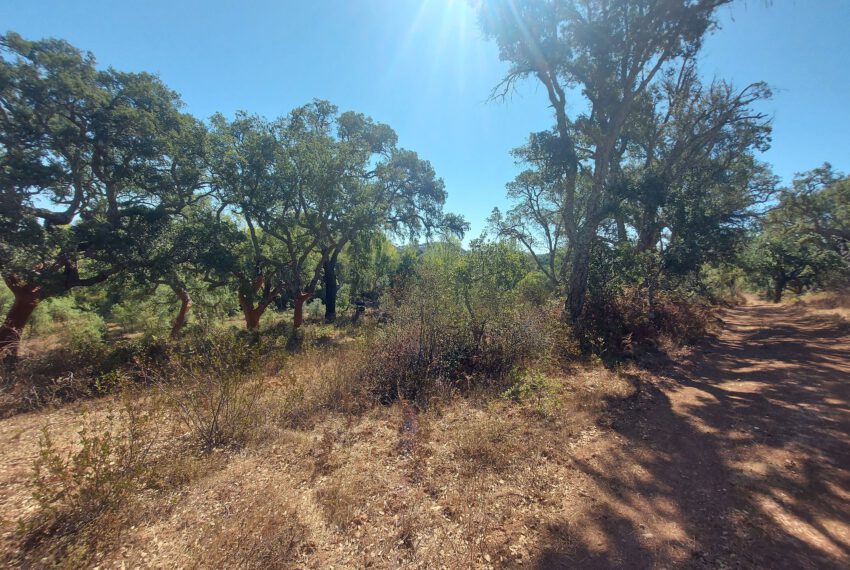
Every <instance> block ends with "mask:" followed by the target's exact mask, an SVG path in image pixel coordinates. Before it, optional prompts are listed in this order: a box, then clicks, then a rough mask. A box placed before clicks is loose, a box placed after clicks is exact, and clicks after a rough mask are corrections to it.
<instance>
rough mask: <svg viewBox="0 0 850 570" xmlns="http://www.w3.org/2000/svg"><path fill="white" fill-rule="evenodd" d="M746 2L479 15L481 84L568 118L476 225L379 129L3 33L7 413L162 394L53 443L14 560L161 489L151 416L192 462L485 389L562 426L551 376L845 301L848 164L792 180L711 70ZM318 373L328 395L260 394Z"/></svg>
mask: <svg viewBox="0 0 850 570" xmlns="http://www.w3.org/2000/svg"><path fill="white" fill-rule="evenodd" d="M729 3H730V2H729V1H726V0H641V1H638V2H625V1H623V2H619V1H618V2H605V1H595V0H594V1H590V2H583V3H574V2H543V1H537V0H527V1H511V0H493V1H487V2H482V3H481V5H480V25H481V28H482V30H483V31H484V33H485V34H486V35H487V37H489V38H490V39H491V40H492V41H494V42H496V43H497V44H498V47H499V53H500V57H501V59H502V60H503V61H504V62H506V64H507V65H508V72H507V74H506V76H505V78H504V80H503V82H502V83H500V84H499V85H497V86H495V88H494V90H493V93H492V96H493V97H494V98H504V97H507V96H509V95H510V93H511V91H512V89H513V88H514V86H515V85H516V84H517V83H518V82H534V83H536V84H539V86H541V87H542V89H544V91H545V93H546V94H547V97H548V103H549V105H550V106H551V110H552V119H553V125H552V127H551V129H548V130H546V131H542V132H534V133H530V134H529V136H528V139H527V140H526V141H524V142H522V141H518V143H522V144H520V145H519V146H518V147H517V148H516V149H515V150H514V151H513V155H514V157H515V160H516V163H517V165H518V166H519V170H520V172H519V174H518V175H517V176H516V178H515V179H514V180H512V181H510V182H508V183H507V195H508V197H509V199H510V201H511V206H510V207H509V208H507V209H505V210H504V211H500V210H499V209H495V210H494V211H493V213H492V215H491V217H490V219H489V223H488V229H487V231H486V232H484V233H483V234H482V235H481V236H472V238H471V239H470V236H465V234H466V233H467V232H468V224H467V223H466V222H465V220H464V218H463V216H462V213H452V212H447V211H445V208H444V206H445V202H446V196H447V191H449V190H451V191H455V192H460V191H462V189H447V188H446V187H445V184H444V183H443V181H442V180H441V179H440V177H439V173H438V172H435V170H434V168H433V167H432V166H431V164H430V163H429V162H428V161H427V160H426V158H422V157H420V156H419V155H418V154H417V153H416V152H415V151H414V150H409V149H406V148H404V147H402V146H400V144H399V141H398V137H397V135H396V133H395V132H394V131H393V129H392V127H391V126H389V125H386V124H383V123H381V122H379V121H377V120H375V119H373V118H371V117H368V116H365V115H364V114H361V113H358V112H356V111H340V109H338V108H337V107H336V106H335V105H334V104H333V103H331V102H328V101H322V100H315V101H312V102H308V103H306V104H305V105H304V106H302V107H299V108H296V109H294V110H292V111H290V112H289V113H287V114H285V115H282V116H280V117H277V118H267V117H261V116H258V115H255V114H252V113H251V112H250V110H248V111H244V112H240V113H237V114H236V115H235V116H233V117H226V116H224V115H221V114H217V115H214V116H213V117H210V118H208V119H200V118H197V117H194V116H192V115H191V114H190V113H188V112H186V110H185V109H184V105H183V103H182V102H181V100H180V97H179V95H178V94H177V93H175V92H174V91H172V90H171V89H170V88H169V87H168V86H167V85H165V84H164V83H163V82H162V81H161V80H160V79H159V78H158V77H156V76H155V75H152V74H148V73H129V72H123V71H120V70H117V69H112V68H108V69H104V68H101V67H99V66H98V65H97V62H96V60H95V57H94V55H92V54H90V53H86V52H84V51H81V50H79V49H77V48H76V47H74V46H72V45H70V44H68V43H67V42H65V41H63V40H61V39H43V40H35V39H26V38H23V37H21V36H19V35H18V34H16V33H14V32H8V33H6V34H5V35H3V36H2V37H0V51H1V52H2V57H0V273H2V276H3V279H4V282H5V284H6V287H5V288H3V289H2V291H0V312H2V313H3V314H4V315H6V316H5V321H4V322H3V325H2V327H0V355H2V357H3V360H4V365H3V366H4V368H3V372H2V374H3V395H2V396H3V398H2V413H3V414H4V415H6V416H10V415H13V414H16V413H20V412H25V411H32V410H35V409H39V408H42V407H44V406H50V405H53V404H61V403H65V402H71V401H76V400H85V399H89V398H93V397H101V396H107V395H115V394H124V393H126V392H127V391H136V390H142V391H145V390H148V391H151V393H155V394H158V395H159V396H161V397H162V398H163V399H162V401H161V402H160V403H159V404H157V406H160V407H156V410H157V411H156V412H151V411H148V412H144V413H142V412H139V411H138V410H137V409H136V408H134V407H132V406H130V407H127V408H126V409H125V411H124V412H122V413H125V414H127V418H126V419H127V420H128V422H129V427H128V428H127V429H128V430H129V431H122V430H118V431H116V432H114V433H113V432H111V431H106V432H104V434H98V433H96V432H87V433H83V434H82V437H83V439H82V442H83V448H82V451H79V452H78V454H77V455H75V456H74V457H72V458H70V459H63V456H62V455H61V454H60V453H58V452H57V451H56V450H55V449H54V448H53V447H52V444H51V440H50V437H49V434H48V432H45V435H44V439H43V441H42V444H41V448H40V450H41V451H40V456H39V460H38V462H37V464H36V477H35V485H36V498H37V502H38V503H39V505H40V506H41V508H40V510H39V511H38V514H37V515H36V516H35V518H33V519H31V520H29V522H28V523H26V524H25V525H24V526H23V527H22V528H23V529H24V530H23V531H22V532H24V536H25V537H26V538H25V541H24V542H25V546H24V547H22V550H21V551H20V553H19V554H18V555H19V556H24V558H25V559H29V558H26V557H28V556H30V555H31V553H32V552H36V553H39V556H41V555H44V553H45V552H47V550H44V548H47V547H45V546H44V545H45V544H49V542H46V538H47V537H51V536H54V537H55V536H59V537H62V539H61V540H60V541H59V542H60V543H61V544H62V546H61V548H59V547H57V548H58V550H56V551H55V552H54V554H56V555H57V556H65V555H67V553H68V550H67V549H68V548H70V547H69V546H68V544H73V542H71V543H69V542H67V541H68V540H73V539H72V538H71V539H69V537H74V536H77V535H75V534H74V533H79V532H81V529H84V530H85V529H89V530H90V529H92V528H98V527H96V526H94V527H93V526H92V525H95V524H96V523H97V521H101V522H102V521H103V520H104V519H103V517H104V516H105V515H104V513H109V512H113V511H114V508H116V506H117V505H119V503H122V501H126V500H128V497H129V496H130V495H131V493H129V490H130V489H135V488H137V486H144V485H146V484H147V483H148V482H149V481H150V480H151V479H150V473H149V472H148V469H149V468H150V467H151V465H154V463H155V462H152V461H151V460H150V457H151V456H150V454H149V452H150V449H149V448H150V447H151V446H152V444H150V442H146V441H145V438H144V430H146V429H147V427H146V426H147V425H148V424H147V423H145V422H147V421H149V420H150V417H148V416H147V415H145V414H155V413H160V412H161V413H163V414H165V416H166V417H168V418H170V419H169V421H174V422H176V423H177V424H179V425H181V426H183V428H184V429H185V430H188V431H189V432H190V433H192V434H193V437H192V438H191V439H192V442H191V449H192V453H193V454H195V455H197V457H205V456H207V455H208V454H209V453H210V452H211V451H212V450H218V449H240V448H242V447H244V446H245V445H247V444H248V442H250V441H253V438H255V437H256V434H257V430H258V428H257V426H258V425H260V423H261V422H260V420H259V417H260V416H262V417H272V416H274V417H278V416H286V418H288V419H286V420H285V421H282V424H284V425H287V426H290V427H291V426H295V425H303V424H304V423H305V422H307V420H306V419H305V418H308V417H312V416H313V415H314V414H317V413H319V412H322V413H324V412H328V413H330V412H334V413H341V414H349V415H350V414H358V413H362V410H363V409H370V406H387V405H390V404H393V403H395V402H400V405H402V406H403V407H404V409H405V410H408V409H409V410H427V409H428V407H429V405H430V404H431V402H433V401H444V400H445V399H446V398H451V397H458V396H460V397H468V396H470V395H472V394H477V395H480V394H481V393H482V392H483V393H490V394H491V395H492V396H493V397H496V398H499V399H500V401H501V400H506V401H511V402H516V403H520V404H522V405H524V406H525V405H527V406H530V407H531V408H533V411H534V413H535V414H537V415H538V416H541V417H544V418H546V417H551V416H552V414H555V413H556V412H555V411H554V410H556V409H557V407H558V406H559V405H560V404H559V403H558V402H559V398H561V397H562V394H563V392H562V390H563V387H562V386H561V384H560V383H559V382H561V380H558V381H555V380H553V378H562V376H563V375H564V374H568V371H570V370H574V369H575V367H576V366H586V365H588V364H591V365H599V363H600V362H601V363H604V364H606V365H607V366H608V367H609V368H610V369H612V370H616V369H617V368H618V367H620V366H623V363H625V362H627V361H630V360H635V359H637V360H640V358H641V356H642V355H644V354H647V353H656V352H659V351H662V352H663V351H673V350H675V349H677V348H680V347H682V346H685V345H691V344H694V343H696V342H698V341H699V340H701V339H703V338H704V337H705V336H706V335H707V334H708V333H709V331H710V330H712V328H713V327H714V324H713V315H714V308H715V307H717V306H718V305H733V304H735V303H738V302H740V301H741V300H742V299H743V295H744V294H758V295H761V296H762V297H764V298H766V299H768V300H770V301H773V302H777V303H778V302H780V301H782V300H783V299H785V298H787V296H788V295H789V294H793V295H795V296H800V295H804V294H806V293H817V292H824V291H827V292H830V291H831V292H839V294H840V293H841V292H842V291H846V289H847V287H848V279H850V177H848V176H846V175H845V174H843V173H841V172H839V171H837V170H835V169H833V168H832V167H831V166H830V165H829V164H824V165H821V166H818V165H800V167H801V171H802V172H801V173H800V174H799V175H798V176H797V177H796V178H795V179H794V181H793V183H792V185H791V186H790V187H782V185H781V184H780V182H779V180H778V178H777V177H776V176H775V175H774V174H773V173H772V172H771V169H770V166H769V165H767V164H765V163H763V162H761V161H759V159H758V157H759V154H760V153H761V152H763V151H764V150H766V149H767V148H768V147H769V144H770V135H771V123H770V118H769V117H768V116H767V115H766V114H765V113H763V112H760V111H757V110H756V108H763V107H762V106H761V103H762V102H764V101H767V100H769V99H770V96H771V92H770V88H769V86H767V85H765V84H760V83H757V84H752V85H743V86H736V85H732V84H731V83H729V82H727V81H724V80H723V79H712V80H706V79H705V78H703V77H701V76H700V74H699V73H698V71H697V61H698V57H699V51H700V47H701V44H702V41H703V39H704V37H705V36H706V34H708V33H710V32H711V30H712V29H713V27H714V26H715V25H716V24H715V15H716V11H717V10H718V8H719V7H721V6H723V5H726V4H729ZM577 102H580V104H577ZM576 108H583V109H586V110H585V111H583V112H580V113H573V110H574V109H576ZM806 168H813V169H811V170H808V171H803V170H804V169H806ZM494 192H500V190H498V189H494ZM464 238H466V241H463V239H464ZM789 292H790V293H789ZM305 361H313V364H312V366H315V368H314V369H311V371H310V372H309V374H313V375H314V377H311V380H312V381H315V383H316V386H320V387H319V388H316V387H313V388H310V389H312V390H320V391H321V393H320V394H318V393H316V392H310V391H309V390H310V389H307V388H305V385H304V384H303V383H302V384H299V383H297V382H296V383H291V384H288V386H289V387H290V388H293V387H294V388H293V389H292V390H289V391H288V392H287V395H286V397H285V399H286V402H285V404H281V403H280V401H278V400H275V402H274V403H269V402H267V401H266V400H264V398H265V396H264V395H263V394H264V393H265V392H266V391H267V390H266V388H265V387H264V384H263V382H264V380H263V379H264V378H270V377H271V378H274V377H276V375H284V376H285V375H286V374H289V373H291V372H287V370H288V368H289V367H291V366H294V365H293V364H292V363H293V362H299V363H300V364H298V365H297V366H298V367H301V368H297V369H298V370H301V371H302V372H303V367H304V366H309V365H305V364H304V362H305ZM302 372H298V374H301V373H302ZM305 374H306V373H305ZM567 382H568V380H567ZM308 384H309V382H308ZM611 386H612V387H613V388H612V390H613V392H615V393H617V394H619V393H620V392H622V391H623V390H624V388H623V387H622V385H620V384H617V383H616V382H614V381H613V380H612V383H611ZM295 388H297V389H295ZM305 390H306V391H305ZM134 393H135V392H134ZM134 405H135V404H134ZM594 405H596V404H594ZM268 406H278V407H277V408H275V410H276V411H275V413H273V414H271V415H269V413H268V409H269V408H268ZM281 406H283V407H281ZM405 413H409V414H410V417H411V418H412V419H411V420H410V422H411V423H410V425H411V426H415V422H416V419H415V418H416V413H417V412H416V411H411V412H405ZM139 414H142V415H144V418H145V419H144V420H142V419H140V418H141V416H140V415H139ZM275 414H277V416H275ZM157 417H158V416H157ZM135 422H138V423H135ZM308 423H309V422H308ZM122 429H123V428H122ZM410 429H411V430H413V431H415V429H416V428H415V427H412V428H410ZM181 445H182V443H181ZM98 454H100V455H98ZM485 459H486V458H485ZM142 472H144V475H142V474H141V473H142ZM93 481H94V483H93ZM87 485H88V486H91V485H94V486H93V487H87ZM92 532H93V531H92ZM89 538H91V537H89ZM57 540H58V539H57ZM62 541H65V542H62ZM50 548H53V547H50ZM28 549H29V550H28ZM21 553H22V554H21ZM57 553H58V554H57ZM88 554H91V552H88ZM32 556H35V555H34V554H32Z"/></svg>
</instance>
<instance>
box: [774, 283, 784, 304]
mask: <svg viewBox="0 0 850 570" xmlns="http://www.w3.org/2000/svg"><path fill="white" fill-rule="evenodd" d="M786 283H787V279H785V278H784V277H778V278H777V279H776V283H774V285H773V302H774V303H779V302H780V301H782V293H783V292H784V291H785V285H786Z"/></svg>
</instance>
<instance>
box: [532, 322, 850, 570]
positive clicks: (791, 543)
mask: <svg viewBox="0 0 850 570" xmlns="http://www.w3.org/2000/svg"><path fill="white" fill-rule="evenodd" d="M726 317H727V320H728V330H727V331H726V332H725V333H724V334H722V335H721V336H720V337H719V338H716V339H713V340H711V341H708V342H706V343H705V344H704V345H703V346H701V347H700V348H699V350H697V351H696V352H695V355H694V357H693V358H691V359H690V360H687V361H684V362H673V361H666V362H665V361H663V359H659V360H660V361H656V362H653V363H650V364H649V365H648V371H644V372H636V373H635V374H634V375H633V381H634V382H635V383H636V384H637V385H639V386H640V390H639V392H638V394H637V396H636V397H635V398H633V399H632V400H630V401H628V402H626V403H624V404H622V405H621V406H620V408H619V409H618V410H617V411H616V412H615V420H614V424H613V427H614V431H615V433H616V440H614V438H608V439H609V440H613V441H610V442H609V443H608V444H607V446H605V447H604V448H602V449H600V450H598V451H597V452H596V453H595V454H591V455H590V456H589V457H577V458H575V467H576V468H577V470H578V471H577V473H578V475H579V477H580V478H581V479H582V480H583V486H584V491H583V494H582V495H581V497H580V500H581V504H580V505H579V506H578V507H576V511H575V513H574V516H572V517H565V519H564V521H563V522H556V523H553V524H550V525H549V526H548V527H547V528H546V530H545V532H544V536H543V539H542V543H541V545H540V546H541V548H540V552H541V554H540V556H539V557H538V559H537V560H536V566H537V567H539V568H664V567H666V568H674V567H676V568H679V567H692V568H738V567H740V568H813V569H814V568H843V567H848V564H850V534H848V529H850V389H848V388H850V382H848V379H850V337H848V335H847V333H846V329H845V328H843V327H840V326H836V323H835V322H834V321H831V320H830V319H828V318H822V317H814V316H811V315H807V314H805V313H803V312H802V311H800V310H797V309H792V308H788V307H782V306H778V307H775V306H770V305H756V306H751V307H745V308H738V309H731V310H729V311H728V313H727V315H726Z"/></svg>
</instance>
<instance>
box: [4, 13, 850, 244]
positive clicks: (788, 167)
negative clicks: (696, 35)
mask: <svg viewBox="0 0 850 570" xmlns="http://www.w3.org/2000/svg"><path fill="white" fill-rule="evenodd" d="M721 23H722V29H721V30H720V31H718V32H716V33H715V34H714V35H713V36H712V37H711V38H710V39H709V40H708V41H707V42H706V44H705V47H704V50H703V54H702V64H701V65H702V69H703V72H704V73H705V74H706V75H707V76H717V77H722V78H725V79H729V80H732V81H733V82H734V83H735V84H737V85H740V86H744V85H746V84H748V83H751V82H754V81H766V82H768V83H769V84H770V85H771V87H772V88H773V89H774V98H773V100H772V101H770V102H768V103H766V104H764V105H763V106H762V109H761V110H762V111H764V112H767V113H769V114H770V115H772V116H773V117H774V135H773V146H772V148H771V150H770V151H768V152H767V153H766V154H765V155H764V157H763V159H764V160H766V161H768V162H770V163H771V164H772V165H773V167H774V169H775V171H776V173H777V174H778V175H780V176H781V177H782V178H783V179H784V180H785V181H790V179H791V176H792V175H793V173H794V172H798V171H802V170H808V169H810V168H813V167H815V166H818V165H819V164H821V163H822V162H824V161H829V162H832V163H833V165H834V166H836V167H837V168H839V169H841V170H843V171H845V172H846V171H848V170H850V143H848V135H850V73H848V72H847V69H848V60H850V34H848V33H847V26H848V24H850V0H774V1H773V2H765V1H764V0H746V1H740V0H739V2H738V3H736V4H734V5H733V6H732V7H731V8H724V9H723V10H722V11H721ZM3 29H5V30H13V31H16V32H19V33H21V34H22V35H24V36H25V37H28V38H41V37H47V36H52V37H59V38H63V39H66V40H68V41H70V42H71V43H72V44H74V45H76V46H78V47H80V48H82V49H85V50H90V51H92V52H93V53H94V54H95V56H96V57H97V59H98V61H99V62H100V64H102V65H112V66H115V67H117V68H120V69H124V70H130V71H141V70H144V71H151V72H155V73H158V74H159V75H160V76H161V77H162V79H163V80H164V81H165V82H166V83H167V84H168V85H169V86H171V87H172V88H173V89H175V90H176V91H178V92H179V93H180V94H181V95H182V97H183V99H184V101H185V102H186V105H187V110H188V111H190V112H192V113H193V114H195V115H197V116H199V117H202V118H206V117H209V116H210V115H211V114H213V113H215V112H217V111H220V112H223V113H225V114H228V115H229V114H232V113H233V112H234V111H236V110H239V109H245V110H247V111H250V112H255V113H260V114H263V115H267V116H269V117H274V116H278V115H281V114H284V113H286V112H288V111H289V110H290V109H292V108H293V107H295V106H297V105H301V104H303V103H306V102H308V101H310V100H311V99H313V98H323V99H328V100H330V101H332V102H334V103H335V104H337V105H338V106H339V107H340V108H341V109H342V110H349V109H350V110H355V111H360V112H364V113H367V114H369V115H371V116H372V117H374V118H375V119H376V120H379V121H382V122H386V123H388V124H390V125H391V126H392V127H393V128H394V129H395V130H396V131H397V132H398V134H399V139H400V143H401V145H403V146H405V147H407V148H411V149H413V150H416V151H418V152H419V153H420V155H421V156H422V157H424V158H427V159H428V160H430V161H431V162H432V164H433V165H434V167H435V169H436V170H437V173H438V174H439V175H440V176H442V177H443V178H444V179H445V181H446V186H447V189H448V192H449V204H448V207H449V209H450V210H452V211H455V212H459V213H462V214H464V215H465V216H466V217H467V219H468V220H470V222H472V235H473V236H474V235H477V234H478V233H479V232H480V231H481V229H483V227H484V223H485V219H486V217H487V216H488V215H489V213H490V211H491V210H492V208H493V207H494V206H505V204H506V202H505V198H504V193H505V192H504V186H505V183H506V182H508V181H509V180H510V179H511V178H513V176H514V175H515V173H516V172H517V167H516V166H515V165H514V164H513V161H512V159H511V157H510V155H509V151H510V149H511V148H513V147H515V146H517V145H519V144H521V143H522V142H523V141H524V139H525V137H526V136H527V134H528V133H529V132H531V131H534V130H542V129H545V128H548V127H549V126H550V125H551V123H552V121H551V118H550V114H549V110H548V109H547V107H546V99H545V95H544V93H543V92H542V91H541V90H540V89H539V88H537V86H536V85H534V84H533V83H528V84H527V85H525V86H523V87H522V88H521V89H520V90H519V91H518V92H517V93H516V94H515V95H514V96H513V97H512V98H511V99H510V100H508V101H506V102H504V103H502V102H498V103H497V102H489V101H488V95H489V93H490V90H491V89H492V87H493V86H494V85H495V84H496V83H497V82H498V80H499V79H500V78H501V77H502V74H503V73H504V70H505V64H503V63H501V62H500V61H499V59H498V55H497V51H496V47H495V45H493V44H492V43H489V42H486V41H485V40H484V39H483V38H482V37H481V35H480V33H479V31H478V29H477V25H476V21H475V18H474V15H473V14H472V12H471V10H470V9H469V8H468V6H467V5H466V3H465V2H464V0H309V1H308V0H303V1H295V0H279V1H271V0H263V1H260V0H253V1H252V0H242V1H236V0H206V1H197V0H192V1H189V0H170V1H163V0H146V1H142V0H135V1H106V0H103V1H90V0H76V1H70V0H65V1H62V0H54V1H41V0H18V1H15V2H13V1H10V0H2V1H0V30H3Z"/></svg>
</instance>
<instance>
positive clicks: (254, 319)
mask: <svg viewBox="0 0 850 570" xmlns="http://www.w3.org/2000/svg"><path fill="white" fill-rule="evenodd" d="M239 305H240V306H241V307H242V314H243V315H245V327H246V328H247V329H248V330H249V331H255V330H257V329H258V328H260V317H262V316H263V312H264V311H265V307H264V306H263V305H262V304H260V305H258V306H257V308H256V309H255V308H254V306H253V304H251V302H250V301H248V300H247V299H244V298H241V299H239Z"/></svg>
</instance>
